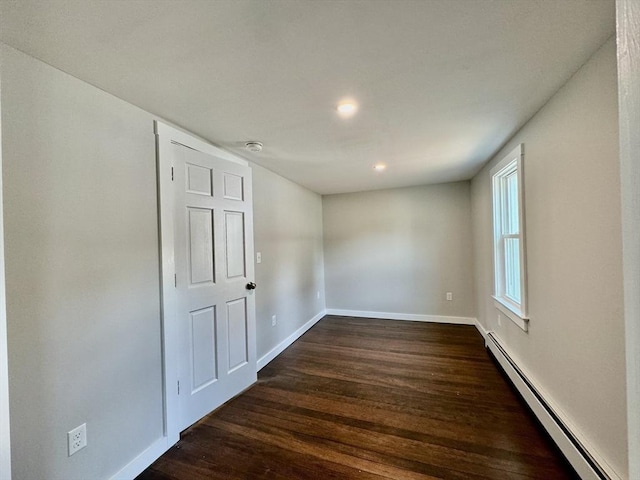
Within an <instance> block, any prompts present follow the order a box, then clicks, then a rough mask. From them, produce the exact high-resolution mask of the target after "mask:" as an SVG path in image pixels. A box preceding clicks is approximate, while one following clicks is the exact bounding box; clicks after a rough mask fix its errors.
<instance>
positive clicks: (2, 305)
mask: <svg viewBox="0 0 640 480" xmlns="http://www.w3.org/2000/svg"><path fill="white" fill-rule="evenodd" d="M1 111H2V107H1V106H0V112H1ZM1 122H2V120H0V480H11V435H10V431H9V365H8V357H7V344H8V339H7V303H6V297H5V293H6V292H5V277H4V220H3V217H2V212H3V209H4V207H3V205H2V175H1V172H2V124H1Z"/></svg>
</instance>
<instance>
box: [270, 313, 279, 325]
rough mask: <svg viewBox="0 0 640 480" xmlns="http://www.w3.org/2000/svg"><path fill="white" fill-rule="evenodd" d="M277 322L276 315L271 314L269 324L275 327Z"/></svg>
mask: <svg viewBox="0 0 640 480" xmlns="http://www.w3.org/2000/svg"><path fill="white" fill-rule="evenodd" d="M277 324H278V317H276V316H275V315H271V326H272V327H275V326H276V325H277Z"/></svg>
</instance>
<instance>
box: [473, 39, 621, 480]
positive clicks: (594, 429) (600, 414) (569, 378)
mask: <svg viewBox="0 0 640 480" xmlns="http://www.w3.org/2000/svg"><path fill="white" fill-rule="evenodd" d="M518 143H524V153H525V160H524V162H525V163H524V172H525V173H524V175H525V209H526V235H527V255H528V280H529V313H530V318H531V321H530V330H529V333H525V332H524V331H522V330H521V329H520V328H519V327H517V326H516V325H515V324H514V323H512V322H511V321H509V320H503V321H502V325H501V326H500V325H498V323H497V313H496V309H495V308H494V306H493V302H492V300H491V293H492V285H493V277H492V246H491V245H492V226H491V225H492V219H491V191H490V176H489V169H490V168H491V167H492V166H493V165H494V164H495V163H496V162H497V161H499V160H500V159H501V158H502V157H503V156H504V155H505V154H506V153H508V152H509V151H511V150H512V149H513V148H514V146H515V145H516V144H518ZM618 165H619V164H618V109H617V88H616V52H615V44H614V42H613V40H610V41H609V42H608V43H607V44H605V46H603V48H601V49H600V50H599V51H598V52H596V54H594V56H593V57H592V58H591V59H590V60H589V62H588V63H587V64H585V65H584V66H583V67H582V68H581V69H580V70H579V71H578V72H577V73H576V74H575V75H574V77H573V78H571V80H570V81H569V82H568V83H567V84H566V85H565V86H564V87H563V88H562V89H561V90H559V91H558V92H557V93H556V95H554V97H553V98H552V99H551V100H550V101H549V102H548V103H547V104H546V105H545V106H544V107H543V108H542V109H541V110H540V111H539V112H538V113H537V114H536V115H535V116H534V117H533V118H532V119H531V120H530V121H529V122H528V123H527V124H526V125H525V126H524V127H523V128H522V130H521V131H520V132H518V133H517V134H516V135H515V137H514V138H512V139H511V140H510V141H509V142H508V143H507V145H505V146H504V148H503V149H502V151H501V152H499V153H498V154H497V155H496V156H495V158H494V159H493V160H492V161H491V162H490V163H489V164H488V165H486V166H485V167H484V168H483V169H482V170H481V171H480V172H479V173H478V174H477V175H476V176H475V178H474V179H473V181H472V188H471V192H472V193H471V196H472V206H473V226H474V228H473V233H474V249H475V261H476V285H477V305H478V318H479V320H480V322H481V323H482V324H483V325H484V326H485V327H486V328H487V329H489V330H493V331H495V332H497V334H498V336H499V337H500V339H501V340H502V342H503V343H504V344H505V346H506V347H507V349H508V350H509V351H510V352H511V354H512V355H513V357H514V358H515V359H516V361H517V362H518V364H519V365H520V367H521V368H522V369H523V370H524V371H525V372H526V373H527V374H528V375H529V376H530V377H531V378H532V380H534V382H535V383H536V385H537V386H538V387H540V388H541V390H542V391H543V392H545V393H546V396H547V398H548V400H550V401H551V402H552V404H554V405H555V406H556V407H557V408H559V409H560V411H561V412H562V413H563V414H564V417H565V418H566V419H568V420H569V421H570V423H571V424H572V425H573V426H574V428H575V430H576V431H577V432H578V433H579V434H580V436H581V437H582V439H583V440H584V441H585V442H586V443H587V444H588V445H589V446H590V447H591V448H592V450H593V451H594V452H596V453H597V454H598V455H599V460H600V461H604V462H606V464H608V466H609V467H610V469H612V470H614V471H615V472H617V474H618V475H619V476H620V477H621V478H626V476H627V446H626V432H627V427H626V419H625V413H624V412H625V411H626V401H625V361H624V347H623V346H624V323H623V309H622V258H621V234H620V230H621V220H620V200H619V198H620V178H619V166H618Z"/></svg>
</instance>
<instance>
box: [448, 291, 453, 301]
mask: <svg viewBox="0 0 640 480" xmlns="http://www.w3.org/2000/svg"><path fill="white" fill-rule="evenodd" d="M451 300H453V292H447V301H448V302H450V301H451Z"/></svg>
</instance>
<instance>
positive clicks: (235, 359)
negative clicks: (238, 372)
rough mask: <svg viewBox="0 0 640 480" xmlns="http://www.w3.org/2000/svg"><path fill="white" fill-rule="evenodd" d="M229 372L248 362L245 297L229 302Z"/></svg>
mask: <svg viewBox="0 0 640 480" xmlns="http://www.w3.org/2000/svg"><path fill="white" fill-rule="evenodd" d="M227 322H228V332H229V335H228V340H229V344H228V349H229V372H232V371H233V370H235V369H236V368H238V367H240V366H242V365H244V364H246V363H247V360H248V355H247V305H246V301H245V299H244V298H240V299H238V300H233V301H231V302H228V303H227Z"/></svg>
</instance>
